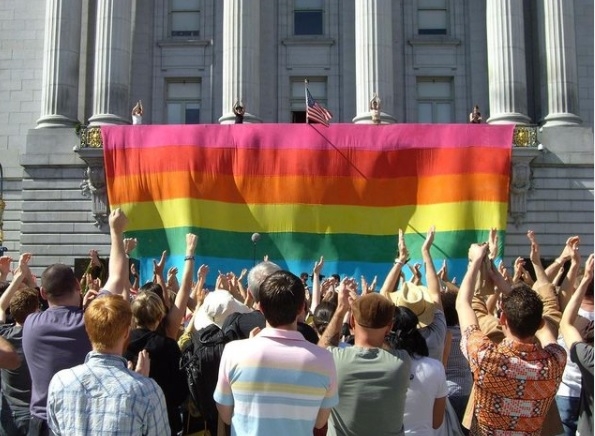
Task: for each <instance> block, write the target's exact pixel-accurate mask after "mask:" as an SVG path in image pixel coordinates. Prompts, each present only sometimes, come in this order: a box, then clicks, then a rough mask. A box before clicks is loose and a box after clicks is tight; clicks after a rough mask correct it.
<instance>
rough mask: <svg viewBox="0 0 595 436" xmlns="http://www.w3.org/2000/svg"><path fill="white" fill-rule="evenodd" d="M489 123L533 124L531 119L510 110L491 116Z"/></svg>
mask: <svg viewBox="0 0 595 436" xmlns="http://www.w3.org/2000/svg"><path fill="white" fill-rule="evenodd" d="M487 123H488V124H531V119H530V118H529V117H528V116H527V115H525V114H521V113H518V112H508V113H503V114H498V115H494V116H491V117H490V118H488V120H487Z"/></svg>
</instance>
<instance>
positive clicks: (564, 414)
mask: <svg viewBox="0 0 595 436" xmlns="http://www.w3.org/2000/svg"><path fill="white" fill-rule="evenodd" d="M579 403H580V398H579V397H563V396H561V395H556V405H557V406H558V412H559V413H560V420H561V421H562V427H564V435H565V436H575V434H576V426H577V424H578V409H579Z"/></svg>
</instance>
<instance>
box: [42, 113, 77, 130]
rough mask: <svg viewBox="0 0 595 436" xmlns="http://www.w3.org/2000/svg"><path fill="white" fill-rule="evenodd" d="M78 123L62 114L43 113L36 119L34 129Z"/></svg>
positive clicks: (71, 125) (69, 125)
mask: <svg viewBox="0 0 595 436" xmlns="http://www.w3.org/2000/svg"><path fill="white" fill-rule="evenodd" d="M77 123H78V121H77V120H73V119H72V118H68V117H67V116H64V115H45V116H43V117H41V118H40V119H38V120H37V125H36V126H35V128H36V129H45V128H48V127H50V128H52V127H74V126H76V125H77Z"/></svg>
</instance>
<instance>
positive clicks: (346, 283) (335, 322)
mask: <svg viewBox="0 0 595 436" xmlns="http://www.w3.org/2000/svg"><path fill="white" fill-rule="evenodd" d="M355 288H356V285H355V282H354V281H353V279H349V278H344V279H343V281H342V282H341V284H340V285H339V290H338V293H339V299H338V302H337V310H335V313H333V317H332V318H331V321H330V322H329V324H328V326H327V327H326V329H325V330H324V333H323V334H322V336H321V337H320V339H319V340H318V345H320V346H321V347H325V348H326V347H330V346H331V345H334V346H336V345H337V342H338V340H337V339H338V337H339V335H340V333H341V327H342V325H343V318H344V317H345V315H346V314H347V312H349V310H350V308H351V301H350V298H353V296H350V293H351V291H352V290H353V291H354V293H355Z"/></svg>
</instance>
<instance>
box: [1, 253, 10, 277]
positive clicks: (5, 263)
mask: <svg viewBox="0 0 595 436" xmlns="http://www.w3.org/2000/svg"><path fill="white" fill-rule="evenodd" d="M11 262H12V257H10V256H0V281H5V280H8V274H10V264H11Z"/></svg>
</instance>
